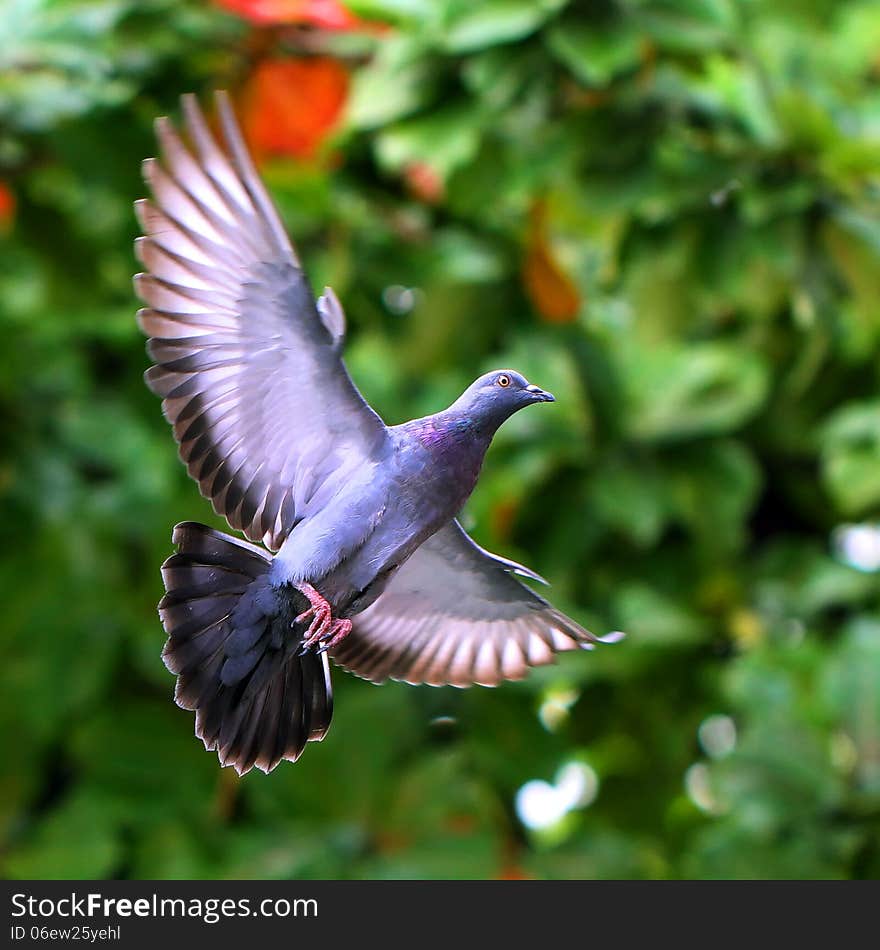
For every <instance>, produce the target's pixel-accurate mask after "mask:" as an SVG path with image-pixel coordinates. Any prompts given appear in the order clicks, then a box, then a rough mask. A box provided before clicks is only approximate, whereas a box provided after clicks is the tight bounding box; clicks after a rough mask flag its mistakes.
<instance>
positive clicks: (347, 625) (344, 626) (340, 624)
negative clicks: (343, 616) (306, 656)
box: [317, 620, 352, 653]
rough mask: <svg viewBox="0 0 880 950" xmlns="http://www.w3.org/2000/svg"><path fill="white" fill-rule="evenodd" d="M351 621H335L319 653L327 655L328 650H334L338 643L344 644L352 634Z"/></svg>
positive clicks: (319, 648)
mask: <svg viewBox="0 0 880 950" xmlns="http://www.w3.org/2000/svg"><path fill="white" fill-rule="evenodd" d="M351 626H352V624H351V621H350V620H334V621H332V623H331V624H330V629H329V630H328V631H327V634H326V636H325V638H324V640H323V641H322V642H321V646H319V647H318V650H317V652H318V653H326V652H327V651H328V650H332V649H333V647H335V646H336V644H337V643H342V641H343V640H344V639H345V638H346V637H347V636H348V635H349V634H350V633H351Z"/></svg>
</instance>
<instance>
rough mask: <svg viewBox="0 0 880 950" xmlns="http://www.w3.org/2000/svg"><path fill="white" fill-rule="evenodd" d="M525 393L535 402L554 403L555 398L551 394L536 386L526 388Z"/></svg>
mask: <svg viewBox="0 0 880 950" xmlns="http://www.w3.org/2000/svg"><path fill="white" fill-rule="evenodd" d="M526 392H527V393H531V394H532V398H533V399H534V400H535V402H556V397H555V396H554V395H553V393H548V392H547V391H546V390H545V389H540V388H539V387H538V386H526Z"/></svg>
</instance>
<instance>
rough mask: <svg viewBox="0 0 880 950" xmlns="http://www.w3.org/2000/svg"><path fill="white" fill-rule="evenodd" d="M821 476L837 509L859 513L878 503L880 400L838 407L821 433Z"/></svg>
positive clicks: (872, 507)
mask: <svg viewBox="0 0 880 950" xmlns="http://www.w3.org/2000/svg"><path fill="white" fill-rule="evenodd" d="M821 449H822V455H821V459H822V478H823V481H824V482H825V487H826V488H827V489H828V491H829V493H830V494H831V497H832V499H833V500H834V502H835V504H836V505H837V507H838V509H839V510H840V511H841V512H843V513H844V514H847V515H857V514H862V513H864V512H866V511H870V510H872V509H874V508H875V507H876V506H877V505H880V479H878V478H877V471H878V468H877V466H878V465H880V402H878V401H871V402H858V403H850V404H849V405H847V406H845V407H844V408H842V409H838V410H837V411H836V412H835V413H833V415H832V416H831V418H830V419H829V420H828V422H827V424H826V425H825V427H824V429H823V430H822V434H821Z"/></svg>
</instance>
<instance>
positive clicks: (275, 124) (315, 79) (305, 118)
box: [242, 57, 348, 161]
mask: <svg viewBox="0 0 880 950" xmlns="http://www.w3.org/2000/svg"><path fill="white" fill-rule="evenodd" d="M347 93H348V73H347V72H346V71H345V69H344V68H343V67H342V66H341V65H340V64H339V63H338V62H337V61H336V60H335V59H330V58H329V57H310V58H307V59H269V60H264V61H263V62H262V63H260V64H259V65H258V66H257V68H256V69H255V70H254V72H253V73H252V75H251V77H250V79H249V80H248V82H247V85H246V86H245V89H244V93H243V110H242V112H243V119H244V131H245V135H246V136H247V139H248V141H249V142H250V145H251V148H252V149H253V151H254V154H255V156H256V158H257V161H264V160H265V159H266V158H269V157H271V156H293V157H294V158H313V157H314V156H315V154H316V153H317V152H318V149H319V148H320V146H321V144H322V143H323V142H324V140H325V139H326V138H327V136H328V135H329V134H330V133H331V132H332V131H333V129H334V128H335V127H336V126H337V124H338V122H339V119H340V116H341V115H342V110H343V107H344V106H345V100H346V96H347Z"/></svg>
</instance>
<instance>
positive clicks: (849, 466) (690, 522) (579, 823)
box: [0, 0, 880, 878]
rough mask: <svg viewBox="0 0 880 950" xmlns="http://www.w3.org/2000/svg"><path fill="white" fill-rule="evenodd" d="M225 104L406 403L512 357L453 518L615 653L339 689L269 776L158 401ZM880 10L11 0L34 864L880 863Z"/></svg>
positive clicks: (13, 753) (11, 477) (4, 592)
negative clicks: (187, 649)
mask: <svg viewBox="0 0 880 950" xmlns="http://www.w3.org/2000/svg"><path fill="white" fill-rule="evenodd" d="M215 88H227V89H229V90H230V91H231V92H232V94H233V96H234V98H235V101H236V103H237V108H238V109H239V111H240V114H241V116H242V121H243V123H244V126H245V128H246V132H247V136H248V139H249V141H250V143H251V146H252V148H253V150H254V152H255V154H256V155H257V157H258V160H259V164H260V167H261V170H262V172H263V174H264V176H265V178H266V180H267V182H268V184H269V187H270V189H271V191H272V193H273V195H274V196H275V198H276V199H277V201H278V203H279V205H280V208H281V210H282V213H283V217H284V219H285V221H286V223H287V225H288V226H289V229H290V231H291V233H292V234H293V235H294V236H295V239H296V241H297V243H298V245H299V248H300V250H301V253H302V255H303V257H304V259H305V261H306V263H307V267H308V270H309V273H310V275H311V278H312V281H313V284H314V286H315V287H317V288H320V287H321V286H323V285H324V284H330V285H332V286H333V287H334V288H335V289H336V291H337V292H338V294H339V296H340V297H341V298H342V300H343V302H344V306H345V309H346V311H347V315H348V321H349V346H348V357H347V359H348V363H349V366H350V368H351V371H352V373H353V375H354V377H355V378H356V380H357V381H358V383H359V384H360V386H361V387H362V389H363V391H364V393H365V394H366V395H367V397H368V398H369V399H370V400H371V401H372V402H373V403H374V405H375V406H376V407H377V408H378V410H379V411H380V412H381V413H382V415H383V416H384V417H385V419H386V420H388V421H389V422H399V421H402V420H404V419H406V418H409V417H412V416H415V415H419V414H423V413H427V412H430V411H433V410H435V409H437V408H440V407H441V406H444V405H446V404H447V403H448V402H450V401H451V400H452V399H453V398H454V397H455V396H456V395H457V394H458V393H459V392H460V391H461V389H463V388H464V386H465V385H466V384H467V383H468V382H469V381H470V380H471V379H472V378H473V376H474V375H476V374H477V373H480V372H483V371H486V370H488V369H490V368H494V367H498V366H508V365H509V366H514V367H517V368H518V369H520V370H521V371H523V372H524V373H526V374H527V375H528V376H529V377H530V378H531V379H533V380H534V381H536V382H538V383H539V384H540V385H543V386H547V387H548V388H551V389H552V390H553V391H554V392H555V393H556V395H557V398H558V402H557V403H556V405H555V406H553V407H551V408H541V409H536V410H532V411H529V412H526V413H522V414H521V415H520V416H518V417H516V418H515V419H513V420H512V421H511V422H510V423H509V424H508V425H506V426H505V427H504V429H503V430H502V432H501V433H500V435H499V436H498V438H497V440H496V443H495V445H494V447H493V449H492V451H491V453H490V456H489V459H488V461H487V464H486V467H485V470H484V476H483V478H482V481H481V483H480V485H479V488H478V490H477V493H476V495H475V497H474V498H473V499H472V501H471V502H470V503H469V505H468V507H467V510H466V514H465V522H466V524H467V526H468V527H469V528H470V529H471V530H472V531H473V532H474V534H475V536H476V538H477V539H478V540H479V541H480V542H481V543H483V544H484V545H486V546H488V547H490V548H491V549H493V550H496V551H499V552H501V553H503V554H505V555H508V556H512V557H515V558H517V559H521V560H523V561H524V562H525V563H527V564H529V565H530V566H532V567H534V568H535V569H536V570H538V571H540V572H541V573H542V574H544V575H545V576H547V577H548V578H549V579H550V580H551V581H552V583H553V589H552V593H551V596H552V597H553V598H554V600H555V601H556V602H557V603H558V604H559V605H560V606H561V607H563V608H564V609H566V610H567V611H569V612H570V613H571V614H572V615H573V616H575V617H576V618H577V619H578V620H580V621H581V622H583V623H584V624H586V625H588V626H590V627H591V628H592V629H593V630H595V631H596V632H597V633H604V632H606V631H608V630H612V629H623V630H625V631H627V633H628V638H627V640H625V641H624V642H623V643H621V644H619V645H617V646H614V647H606V648H603V649H600V650H597V651H596V652H595V653H593V654H581V655H578V656H570V655H569V656H566V657H564V658H563V659H562V661H561V662H560V663H559V664H558V665H557V666H554V667H550V668H544V669H541V670H538V671H536V672H535V673H534V675H533V676H531V678H530V679H529V680H528V681H526V682H524V683H520V684H512V685H507V686H504V687H502V688H499V689H496V690H487V689H482V688H474V689H471V690H468V691H456V690H454V689H451V688H450V689H431V688H429V687H422V688H413V687H408V686H405V685H400V684H389V685H386V686H383V687H381V688H379V687H375V686H372V685H370V684H367V683H364V682H361V681H358V680H356V679H354V678H352V677H351V676H348V675H347V674H344V673H341V672H338V673H337V675H336V676H335V684H336V693H337V705H336V721H335V723H334V725H333V728H332V730H331V732H330V735H329V737H328V738H327V740H326V741H325V742H324V743H322V744H315V745H310V746H309V748H308V749H307V751H306V753H305V755H304V757H303V758H302V760H301V761H300V762H299V763H298V764H296V765H295V766H293V765H289V764H286V763H283V764H282V765H281V766H280V767H279V768H278V769H277V770H276V771H275V772H274V773H273V774H271V775H269V776H264V775H262V774H261V773H254V774H251V775H248V776H246V777H245V778H244V779H242V780H239V779H238V778H237V777H236V776H235V774H234V773H233V772H232V771H231V770H229V769H227V770H222V769H220V768H219V766H218V763H217V758H216V756H215V755H214V754H213V753H207V752H205V751H204V749H203V748H202V746H201V743H200V742H199V741H198V740H197V739H195V738H194V736H193V723H192V715H191V714H190V713H188V712H184V711H182V710H179V709H177V708H176V707H175V706H174V704H173V703H172V701H171V692H172V685H173V681H172V678H171V676H170V675H169V674H168V673H167V672H166V670H165V668H164V666H163V665H162V662H161V660H160V650H161V647H162V643H163V640H164V635H163V632H162V629H161V626H160V624H159V621H158V619H157V616H156V611H155V605H156V602H157V600H158V598H159V596H160V594H161V583H160V578H159V571H158V568H159V565H160V563H161V561H162V560H163V559H164V558H165V557H166V556H167V555H168V553H169V552H170V531H171V527H172V525H173V524H174V523H175V522H177V521H180V520H189V519H194V520H203V521H207V522H209V523H212V524H217V523H218V522H217V519H216V518H215V517H214V516H213V515H212V513H211V512H210V508H209V505H208V503H207V502H206V501H204V500H203V499H201V498H200V496H199V495H198V492H197V489H196V487H195V485H194V484H193V483H191V482H190V481H189V480H188V479H187V477H186V475H185V472H184V470H183V466H182V465H181V464H180V463H179V462H178V460H177V458H176V455H175V448H174V444H173V441H172V438H171V434H170V431H169V430H168V427H167V426H166V424H165V422H164V420H163V419H162V416H161V413H160V408H159V403H158V401H157V400H156V399H155V398H154V397H153V396H152V395H150V394H149V393H148V391H147V390H146V388H145V387H144V385H143V383H142V380H141V374H142V372H143V370H144V369H145V368H146V366H147V358H146V355H145V353H144V348H143V340H142V339H141V337H140V335H139V332H138V330H137V328H136V326H135V322H134V312H135V309H136V306H137V303H136V301H135V299H134V296H133V293H132V289H131V274H132V272H133V271H134V270H135V269H136V268H135V261H134V258H133V254H132V240H133V238H134V237H135V235H136V225H135V221H134V218H133V214H132V210H131V205H132V201H133V200H134V199H135V198H137V197H140V196H142V195H143V194H144V187H143V184H142V182H141V180H140V172H139V165H140V161H141V159H142V158H144V157H146V156H148V155H152V154H154V153H155V146H154V140H153V136H152V131H151V123H152V120H153V119H154V117H156V116H157V115H161V114H171V115H177V114H179V104H178V96H179V94H180V93H182V92H185V91H195V92H198V93H199V94H200V95H202V97H203V101H208V96H209V93H210V91H211V90H213V89H215ZM878 212H880V6H878V4H877V3H876V2H874V0H861V2H859V0H852V2H843V0H584V2H576V0H569V2H567V0H351V2H349V3H346V4H343V3H341V2H338V0H217V2H216V3H212V2H210V0H203V2H196V0H190V2H184V0H63V2H62V0H4V2H3V3H2V4H0V231H2V236H0V313H2V327H3V344H2V347H0V539H2V562H0V598H2V599H0V631H2V644H0V649H2V662H0V721H2V734H3V737H4V754H3V755H2V757H0V872H2V873H3V874H4V875H5V876H8V877H36V878H66V877H94V878H101V877H150V878H188V877H207V878H219V877H234V878H247V877H304V878H309V877H329V878H336V877H356V878H373V877H427V878H431V877H455V878H493V877H494V878H497V877H502V878H505V877H506V878H517V877H537V878H607V877H638V878H680V877H700V878H703V877H707V878H713V877H714V878H717V877H760V878H765V877H766V878H780V877H789V878H813V877H832V878H837V877H844V878H845V877H878V876H880V583H878V573H877V572H878V570H880V526H878V523H877V522H878V519H880V393H878V357H880V214H878Z"/></svg>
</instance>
